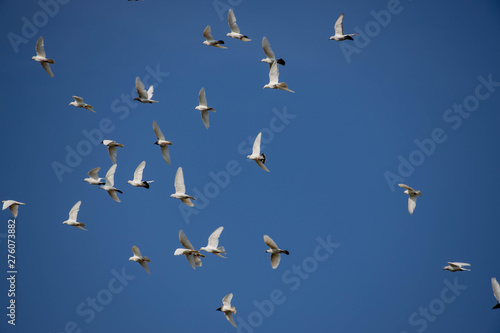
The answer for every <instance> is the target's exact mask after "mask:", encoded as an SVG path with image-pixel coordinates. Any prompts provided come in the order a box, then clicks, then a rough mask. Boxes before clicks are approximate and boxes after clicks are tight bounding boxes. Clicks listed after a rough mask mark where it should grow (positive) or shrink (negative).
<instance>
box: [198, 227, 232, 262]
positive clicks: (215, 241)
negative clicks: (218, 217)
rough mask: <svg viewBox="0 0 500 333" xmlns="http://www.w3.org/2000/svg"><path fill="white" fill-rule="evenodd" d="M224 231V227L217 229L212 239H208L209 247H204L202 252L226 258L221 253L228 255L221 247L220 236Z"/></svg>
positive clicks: (211, 236)
mask: <svg viewBox="0 0 500 333" xmlns="http://www.w3.org/2000/svg"><path fill="white" fill-rule="evenodd" d="M222 230H224V227H219V228H217V230H215V231H214V232H212V234H211V235H210V237H208V245H207V246H206V247H202V248H201V249H200V251H205V252H210V253H213V254H215V255H216V256H219V257H221V258H226V257H224V256H222V255H221V253H222V254H226V250H225V249H224V246H220V247H219V237H220V234H221V233H222Z"/></svg>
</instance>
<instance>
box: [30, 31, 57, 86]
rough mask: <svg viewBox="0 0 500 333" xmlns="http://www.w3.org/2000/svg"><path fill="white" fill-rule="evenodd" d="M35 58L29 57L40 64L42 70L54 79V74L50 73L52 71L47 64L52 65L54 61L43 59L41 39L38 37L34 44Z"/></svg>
mask: <svg viewBox="0 0 500 333" xmlns="http://www.w3.org/2000/svg"><path fill="white" fill-rule="evenodd" d="M35 50H36V56H34V57H31V59H33V60H35V61H38V62H39V63H40V64H42V67H43V69H45V71H46V72H47V73H48V74H49V75H50V76H52V77H54V74H53V73H52V70H51V69H50V65H49V64H53V63H54V60H52V59H47V58H46V57H45V49H44V47H43V37H42V36H40V38H38V41H37V42H36V48H35Z"/></svg>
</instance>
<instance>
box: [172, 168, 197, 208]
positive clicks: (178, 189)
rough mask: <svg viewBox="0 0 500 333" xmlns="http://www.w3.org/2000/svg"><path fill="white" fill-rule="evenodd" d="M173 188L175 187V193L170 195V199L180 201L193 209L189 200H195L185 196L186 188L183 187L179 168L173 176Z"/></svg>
mask: <svg viewBox="0 0 500 333" xmlns="http://www.w3.org/2000/svg"><path fill="white" fill-rule="evenodd" d="M174 186H175V193H174V194H172V195H171V196H170V197H171V198H176V199H180V200H181V201H182V202H184V203H185V204H186V205H187V206H189V207H193V206H194V204H193V203H192V202H191V200H190V199H193V200H196V198H195V197H192V196H190V195H187V194H186V186H185V185H184V173H183V172H182V168H181V167H179V169H177V173H176V174H175V183H174Z"/></svg>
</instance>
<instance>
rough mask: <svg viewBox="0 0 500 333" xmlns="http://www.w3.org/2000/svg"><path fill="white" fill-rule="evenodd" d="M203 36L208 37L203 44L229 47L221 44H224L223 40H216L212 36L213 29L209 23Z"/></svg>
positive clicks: (221, 47)
mask: <svg viewBox="0 0 500 333" xmlns="http://www.w3.org/2000/svg"><path fill="white" fill-rule="evenodd" d="M203 37H205V39H206V40H205V41H204V42H203V44H205V45H208V46H214V47H217V48H219V49H227V47H225V46H222V45H221V44H224V41H223V40H215V39H214V38H213V37H212V29H211V28H210V26H209V25H207V27H206V28H205V30H204V31H203Z"/></svg>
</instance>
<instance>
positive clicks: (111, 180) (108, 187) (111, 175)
mask: <svg viewBox="0 0 500 333" xmlns="http://www.w3.org/2000/svg"><path fill="white" fill-rule="evenodd" d="M115 171H116V164H113V165H112V166H111V168H109V170H108V172H107V173H106V184H104V185H102V186H99V188H102V189H103V190H105V191H107V192H108V194H109V196H110V197H111V198H113V200H114V201H116V202H121V201H120V199H118V195H117V194H116V192H118V193H123V192H122V191H120V190H119V189H116V188H115V187H114V186H115Z"/></svg>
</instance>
